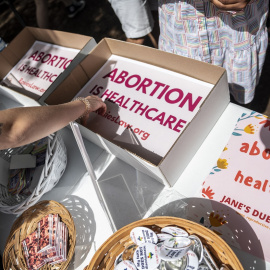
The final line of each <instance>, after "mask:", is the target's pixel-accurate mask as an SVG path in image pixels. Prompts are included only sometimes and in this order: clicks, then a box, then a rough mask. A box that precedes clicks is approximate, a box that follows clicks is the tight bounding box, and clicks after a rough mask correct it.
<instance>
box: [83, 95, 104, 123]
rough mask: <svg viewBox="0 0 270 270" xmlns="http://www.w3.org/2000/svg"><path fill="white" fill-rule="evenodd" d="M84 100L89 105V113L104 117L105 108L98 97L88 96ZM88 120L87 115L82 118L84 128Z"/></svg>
mask: <svg viewBox="0 0 270 270" xmlns="http://www.w3.org/2000/svg"><path fill="white" fill-rule="evenodd" d="M86 98H87V100H88V101H89V103H90V107H91V112H97V113H98V114H101V115H104V114H105V113H106V110H107V106H106V104H105V103H104V102H103V100H102V99H101V98H100V97H98V96H88V97H86ZM88 118H89V114H87V115H85V116H84V117H83V118H82V120H81V123H82V125H84V126H85V125H86V123H87V120H88Z"/></svg>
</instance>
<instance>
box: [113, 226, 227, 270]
mask: <svg viewBox="0 0 270 270" xmlns="http://www.w3.org/2000/svg"><path fill="white" fill-rule="evenodd" d="M130 238H131V240H132V242H133V244H131V245H129V246H128V247H126V248H125V250H124V251H123V252H122V253H121V254H119V255H118V256H117V258H116V260H115V263H114V270H196V269H198V270H227V269H229V268H228V267H227V266H226V265H224V264H222V265H221V266H220V267H219V266H218V265H217V263H216V262H215V260H214V259H213V257H212V256H211V254H210V252H209V251H208V250H207V248H206V246H204V245H203V244H202V242H201V240H200V238H199V237H198V236H196V235H189V234H188V232H186V231H185V230H183V229H181V228H178V227H174V226H168V227H164V228H159V227H158V226H155V225H153V226H152V229H150V228H147V227H136V228H133V229H132V230H131V232H130Z"/></svg>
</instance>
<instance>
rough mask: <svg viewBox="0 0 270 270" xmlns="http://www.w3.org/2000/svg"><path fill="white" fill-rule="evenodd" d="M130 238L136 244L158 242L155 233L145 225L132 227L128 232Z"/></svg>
mask: <svg viewBox="0 0 270 270" xmlns="http://www.w3.org/2000/svg"><path fill="white" fill-rule="evenodd" d="M130 238H131V240H132V241H133V242H134V243H135V244H136V245H140V244H143V243H153V244H156V243H157V242H158V237H157V235H156V233H155V232H154V231H152V230H151V229H149V228H146V227H136V228H134V229H132V230H131V232H130Z"/></svg>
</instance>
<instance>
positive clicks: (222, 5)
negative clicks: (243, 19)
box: [210, 0, 250, 11]
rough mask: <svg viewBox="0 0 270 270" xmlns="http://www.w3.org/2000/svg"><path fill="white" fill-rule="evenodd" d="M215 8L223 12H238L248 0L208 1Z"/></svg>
mask: <svg viewBox="0 0 270 270" xmlns="http://www.w3.org/2000/svg"><path fill="white" fill-rule="evenodd" d="M210 1H211V2H212V3H213V4H214V5H215V6H216V7H217V8H219V9H221V10H225V11H240V10H242V9H244V8H245V7H246V5H247V4H248V3H249V1H250V0H210Z"/></svg>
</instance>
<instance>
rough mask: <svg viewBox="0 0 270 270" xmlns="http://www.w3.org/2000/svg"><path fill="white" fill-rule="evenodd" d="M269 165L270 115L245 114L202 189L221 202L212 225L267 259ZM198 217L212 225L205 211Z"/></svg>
mask: <svg viewBox="0 0 270 270" xmlns="http://www.w3.org/2000/svg"><path fill="white" fill-rule="evenodd" d="M269 164H270V119H268V118H267V116H264V115H262V114H260V113H257V112H251V113H250V114H243V115H242V116H241V117H240V118H239V119H238V121H237V124H236V126H235V129H234V131H233V133H232V135H231V137H230V140H229V141H228V143H227V145H226V146H225V147H224V150H223V152H222V154H221V155H220V157H219V159H218V160H217V163H216V164H215V165H214V166H213V168H212V170H211V172H210V174H209V176H208V177H207V179H206V180H205V181H204V182H203V186H202V190H201V196H202V197H204V198H207V199H210V200H212V201H213V203H214V202H215V213H211V214H210V216H208V219H209V220H208V221H210V223H211V226H210V227H211V228H212V229H214V230H215V231H216V232H217V233H218V234H219V235H221V237H223V238H224V239H225V240H226V241H227V242H228V243H229V244H232V245H234V246H236V247H239V248H241V249H243V250H245V251H246V252H249V253H252V254H253V255H256V256H259V257H262V256H263V257H264V259H265V260H267V261H270V246H269V243H268V242H269V241H268V239H269V237H270V209H269V192H270V176H269V168H270V166H269ZM213 203H212V205H213ZM201 205H202V204H201ZM205 209H207V208H205ZM225 209H226V210H225ZM232 211H234V212H235V213H236V214H232ZM193 217H194V216H193ZM197 217H198V219H199V220H200V223H202V224H204V225H206V223H205V222H203V220H202V216H199V215H197ZM199 220H197V221H199ZM204 221H206V219H204ZM244 223H246V225H244ZM247 225H248V226H247ZM241 232H242V233H241ZM243 235H244V236H245V237H243ZM256 243H257V244H256ZM255 244H256V245H255Z"/></svg>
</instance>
